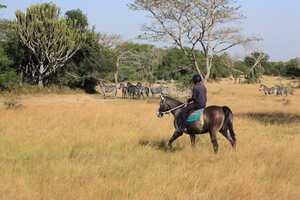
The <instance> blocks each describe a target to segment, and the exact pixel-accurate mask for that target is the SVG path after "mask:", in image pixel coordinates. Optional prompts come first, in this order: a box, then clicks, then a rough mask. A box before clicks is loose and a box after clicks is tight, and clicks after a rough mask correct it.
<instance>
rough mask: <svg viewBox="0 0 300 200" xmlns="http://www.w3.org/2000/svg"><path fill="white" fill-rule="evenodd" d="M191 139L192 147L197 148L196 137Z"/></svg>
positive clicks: (193, 136) (191, 136)
mask: <svg viewBox="0 0 300 200" xmlns="http://www.w3.org/2000/svg"><path fill="white" fill-rule="evenodd" d="M190 139H191V145H192V147H195V144H196V135H194V134H192V135H190Z"/></svg>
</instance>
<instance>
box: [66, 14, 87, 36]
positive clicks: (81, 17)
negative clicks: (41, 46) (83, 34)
mask: <svg viewBox="0 0 300 200" xmlns="http://www.w3.org/2000/svg"><path fill="white" fill-rule="evenodd" d="M65 15H66V19H67V22H68V24H70V25H71V26H72V27H73V28H76V29H79V30H81V31H85V30H87V28H88V26H89V23H88V18H87V16H86V15H85V14H84V13H83V12H82V10H80V9H75V10H69V11H67V12H66V13H65Z"/></svg>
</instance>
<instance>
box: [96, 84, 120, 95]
mask: <svg viewBox="0 0 300 200" xmlns="http://www.w3.org/2000/svg"><path fill="white" fill-rule="evenodd" d="M99 86H100V89H101V92H102V94H103V96H104V97H105V96H106V94H111V95H112V96H117V87H116V86H115V85H107V84H106V83H104V82H103V81H100V82H99Z"/></svg>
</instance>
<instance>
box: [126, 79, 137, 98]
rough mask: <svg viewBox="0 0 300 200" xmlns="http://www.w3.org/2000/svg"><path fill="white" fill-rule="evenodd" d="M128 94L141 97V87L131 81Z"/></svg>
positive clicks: (132, 96) (131, 96)
mask: <svg viewBox="0 0 300 200" xmlns="http://www.w3.org/2000/svg"><path fill="white" fill-rule="evenodd" d="M127 94H128V97H129V98H132V99H134V98H135V97H140V89H139V88H138V87H137V86H136V85H133V84H131V83H130V82H128V83H127Z"/></svg>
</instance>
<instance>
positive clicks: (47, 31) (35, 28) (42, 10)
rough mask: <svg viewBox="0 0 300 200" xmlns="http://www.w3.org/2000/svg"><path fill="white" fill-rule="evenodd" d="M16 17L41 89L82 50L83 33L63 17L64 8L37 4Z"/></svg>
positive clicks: (33, 72) (18, 29)
mask: <svg viewBox="0 0 300 200" xmlns="http://www.w3.org/2000/svg"><path fill="white" fill-rule="evenodd" d="M16 18H17V21H16V30H17V32H18V34H19V37H20V39H21V42H22V43H23V44H24V45H25V46H26V47H27V48H28V49H30V51H31V52H32V54H33V55H34V59H35V62H34V63H33V68H32V74H33V75H34V77H36V78H37V82H38V85H39V87H44V82H45V79H46V78H49V76H51V75H52V74H53V73H55V72H56V71H57V70H59V69H60V68H62V67H63V66H64V65H65V63H66V62H67V61H68V60H69V59H70V58H71V57H72V56H73V55H74V54H75V53H76V52H77V51H78V50H79V49H80V48H81V44H82V42H83V34H82V33H81V32H80V30H78V29H74V28H71V27H70V26H68V23H67V21H66V20H65V19H63V18H61V17H60V9H59V8H58V7H57V6H56V5H54V4H52V3H44V4H37V5H33V6H31V7H29V8H28V9H27V11H26V13H23V12H21V11H17V12H16Z"/></svg>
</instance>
